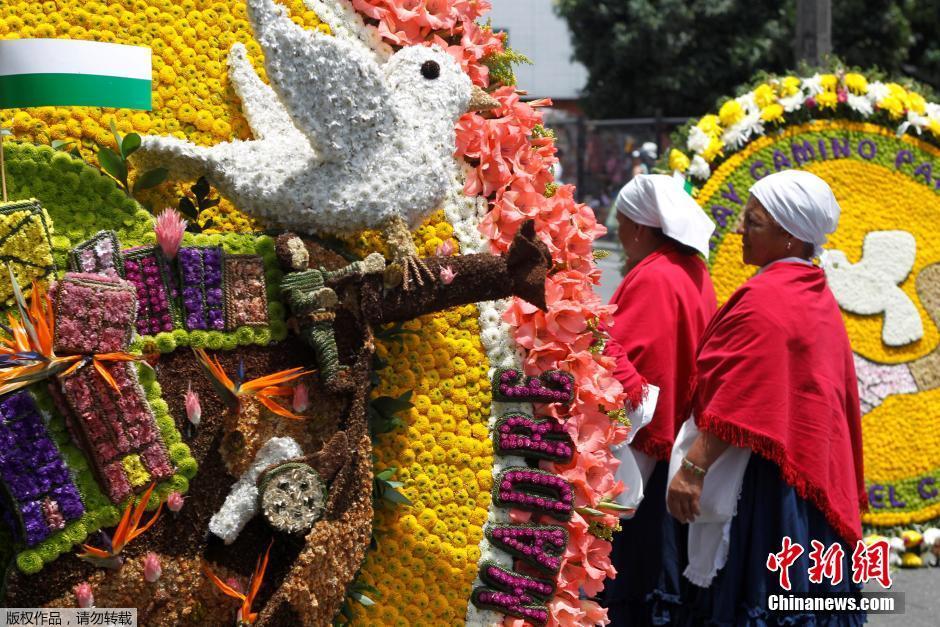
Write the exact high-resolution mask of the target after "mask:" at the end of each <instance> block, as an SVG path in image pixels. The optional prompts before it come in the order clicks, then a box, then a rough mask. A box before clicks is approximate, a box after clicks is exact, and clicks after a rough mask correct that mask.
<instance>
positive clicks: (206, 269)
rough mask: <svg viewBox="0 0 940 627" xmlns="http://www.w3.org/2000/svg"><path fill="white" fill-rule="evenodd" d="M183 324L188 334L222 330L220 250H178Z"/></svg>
mask: <svg viewBox="0 0 940 627" xmlns="http://www.w3.org/2000/svg"><path fill="white" fill-rule="evenodd" d="M177 258H178V259H179V267H180V281H181V294H182V304H183V323H184V324H185V325H186V328H187V329H189V330H190V331H221V330H223V329H224V328H225V309H224V297H223V291H222V287H223V286H222V261H223V254H222V249H221V248H218V247H216V248H197V247H187V248H180V251H179V254H178V255H177Z"/></svg>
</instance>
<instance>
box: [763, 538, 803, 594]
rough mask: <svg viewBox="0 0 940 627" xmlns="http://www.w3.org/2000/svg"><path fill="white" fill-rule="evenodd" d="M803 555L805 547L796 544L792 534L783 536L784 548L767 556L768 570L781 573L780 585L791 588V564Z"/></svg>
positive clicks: (787, 588)
mask: <svg viewBox="0 0 940 627" xmlns="http://www.w3.org/2000/svg"><path fill="white" fill-rule="evenodd" d="M800 555H803V547H802V546H801V545H800V544H794V543H793V540H791V539H790V536H783V548H782V549H781V550H780V552H779V553H771V554H770V555H768V556H767V570H769V571H771V572H777V571H779V573H780V587H781V588H783V589H784V590H789V589H790V587H791V586H790V566H792V565H793V563H794V562H795V561H796V560H797V558H799V557H800Z"/></svg>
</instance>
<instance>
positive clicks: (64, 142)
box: [52, 139, 75, 150]
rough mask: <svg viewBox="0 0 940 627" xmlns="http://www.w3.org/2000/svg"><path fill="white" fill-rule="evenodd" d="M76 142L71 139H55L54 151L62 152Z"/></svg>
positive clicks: (53, 143)
mask: <svg viewBox="0 0 940 627" xmlns="http://www.w3.org/2000/svg"><path fill="white" fill-rule="evenodd" d="M74 143H75V142H74V141H72V140H70V139H53V140H52V149H53V150H62V149H63V148H66V147H68V146H71V145H72V144H74Z"/></svg>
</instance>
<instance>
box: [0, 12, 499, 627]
mask: <svg viewBox="0 0 940 627" xmlns="http://www.w3.org/2000/svg"><path fill="white" fill-rule="evenodd" d="M279 1H281V2H282V3H283V4H284V5H286V6H288V7H289V8H290V10H291V15H292V18H293V19H294V21H295V22H297V23H298V24H301V25H302V26H304V27H306V28H320V29H325V30H328V28H327V26H326V25H325V24H321V23H320V22H319V20H318V19H317V16H316V15H315V14H314V13H313V12H311V11H309V10H307V9H306V8H305V7H304V4H303V2H302V0H279ZM0 37H2V38H5V39H6V38H29V37H53V38H65V39H86V40H95V41H107V42H116V43H123V44H132V45H141V46H149V47H151V48H152V49H153V111H150V112H140V111H136V112H135V111H130V110H124V109H121V110H117V111H114V110H101V109H98V108H92V107H43V108H37V109H30V110H24V111H17V110H12V111H5V112H3V113H2V120H3V122H4V123H5V124H4V125H5V126H10V125H11V124H12V128H13V133H14V136H15V137H16V138H17V139H20V140H25V141H34V142H37V143H48V142H50V141H51V140H53V139H65V140H73V141H75V142H77V145H78V146H79V147H80V150H81V152H82V156H83V157H84V158H85V159H86V160H88V161H89V162H94V161H95V157H94V152H95V146H96V145H97V146H110V147H112V148H113V147H114V139H113V137H112V135H111V132H110V129H109V125H110V122H111V120H112V119H114V120H115V121H116V125H117V127H118V129H119V130H120V131H121V132H123V133H127V132H131V131H134V132H137V133H140V134H162V135H175V136H177V137H181V138H187V139H189V140H191V141H194V142H196V143H198V144H203V145H212V144H215V143H218V142H221V141H226V140H230V139H232V138H240V139H246V138H249V137H250V130H249V128H248V125H247V123H246V121H245V119H244V117H243V116H242V114H241V111H240V108H239V102H238V100H237V98H236V97H235V95H234V92H233V91H232V88H231V86H230V85H229V81H228V76H227V65H226V56H227V53H228V50H229V48H231V46H232V44H234V43H235V42H242V43H244V44H245V45H246V48H247V50H248V54H249V56H250V58H251V60H252V62H253V64H254V66H255V68H256V69H257V70H258V72H259V74H260V75H261V76H262V77H264V76H265V74H264V67H263V64H262V58H263V57H262V52H261V48H260V47H259V45H258V44H257V42H256V41H255V40H254V39H253V35H252V31H251V27H250V25H249V23H248V21H247V17H246V9H245V3H244V2H242V1H233V2H214V1H211V0H148V1H144V0H121V1H116V2H84V1H82V0H73V1H68V2H66V1H58V2H52V1H49V2H4V3H2V4H0ZM182 189H183V185H180V184H165V185H163V186H161V187H160V188H157V189H156V190H152V191H150V192H147V193H145V195H143V196H142V197H140V198H139V200H141V201H143V202H145V203H148V204H150V205H152V206H154V207H157V208H159V207H162V206H165V205H169V206H175V205H176V203H177V199H178V197H179V196H180V195H181V191H182ZM207 217H211V218H212V219H213V221H214V227H213V229H211V230H210V232H212V231H236V232H250V231H253V230H256V229H257V228H258V224H257V223H255V222H254V221H253V220H252V219H251V218H250V217H248V216H246V215H244V214H242V213H240V212H239V211H237V209H236V208H235V207H233V206H232V205H231V204H230V203H228V202H227V201H225V200H223V202H222V203H221V205H220V206H219V207H218V208H217V209H215V210H210V214H209V215H208V216H207ZM414 239H415V244H416V246H417V248H418V252H419V254H422V255H431V254H434V252H435V251H436V249H437V247H438V246H439V245H441V244H442V243H443V242H446V241H449V242H450V243H451V244H452V245H453V246H454V247H455V248H456V247H457V242H456V241H455V239H454V238H453V228H452V226H451V225H450V224H448V223H447V221H446V220H445V218H444V215H443V212H442V211H438V212H436V213H435V214H434V215H432V216H431V217H430V218H429V219H428V220H427V221H426V222H425V224H424V225H423V226H422V227H420V228H419V229H418V231H417V232H416V233H415V234H414ZM352 245H353V247H354V248H355V249H356V250H357V252H360V253H362V254H366V253H368V252H371V251H373V250H379V251H382V252H384V245H383V243H382V242H381V241H380V239H379V238H378V236H377V234H376V233H372V232H367V233H364V234H362V235H361V236H360V237H359V238H356V239H355V241H353V242H352ZM478 316H479V312H478V310H477V308H476V307H475V306H466V307H459V308H456V309H453V310H450V311H447V312H446V313H440V314H435V315H429V316H424V317H422V318H420V319H417V320H414V321H411V322H409V323H407V324H405V328H406V329H407V330H408V331H410V332H411V333H408V334H405V335H403V336H401V337H400V341H397V340H389V341H386V342H379V343H378V346H377V352H378V356H379V357H381V358H382V359H385V360H386V361H388V362H389V365H388V367H387V368H385V369H382V370H380V371H379V373H378V374H379V377H380V381H381V384H380V386H379V387H378V388H377V389H376V391H375V394H376V395H389V396H395V397H397V396H400V395H401V394H403V393H405V392H407V391H409V390H411V391H413V397H412V402H413V403H414V408H413V409H412V410H410V411H409V412H408V413H407V415H405V416H404V417H403V422H404V426H402V427H400V428H398V429H396V430H394V431H392V432H390V433H387V434H383V435H380V436H378V438H377V442H376V446H375V464H376V469H377V470H383V469H386V468H395V469H397V471H396V476H395V478H396V479H397V480H399V481H402V482H403V483H404V486H403V488H402V489H401V491H402V493H403V494H404V495H405V496H407V497H408V498H409V499H410V500H411V501H412V505H411V506H397V507H391V506H388V505H379V506H378V507H377V509H376V519H375V537H376V543H377V547H376V548H375V549H374V550H370V552H369V553H368V555H367V558H366V562H365V564H364V565H363V568H362V575H361V577H362V581H364V582H365V583H368V584H369V585H372V586H374V587H375V588H376V589H377V590H378V594H376V595H370V596H375V597H376V598H374V600H375V601H376V604H375V605H374V606H371V607H368V608H367V607H365V606H363V605H359V604H352V610H353V612H354V616H355V620H356V622H357V623H362V624H373V625H374V624H386V625H393V624H415V625H417V624H424V625H431V624H435V625H439V624H456V623H459V622H462V620H463V617H464V614H465V612H466V607H467V599H468V598H469V596H470V591H471V587H472V583H473V580H474V578H475V576H476V570H477V569H476V563H477V560H478V558H479V548H478V545H479V543H480V540H481V539H482V536H483V524H484V523H485V521H486V518H487V512H488V509H489V505H490V488H491V487H492V486H491V484H492V473H491V467H492V462H493V452H492V444H491V443H490V442H489V439H488V432H487V426H486V425H487V420H488V418H489V414H490V383H489V380H488V378H487V372H488V369H489V364H488V361H487V358H486V354H485V352H484V350H483V347H482V345H481V343H480V339H479V335H480V330H479V323H478Z"/></svg>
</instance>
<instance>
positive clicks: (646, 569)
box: [603, 462, 685, 627]
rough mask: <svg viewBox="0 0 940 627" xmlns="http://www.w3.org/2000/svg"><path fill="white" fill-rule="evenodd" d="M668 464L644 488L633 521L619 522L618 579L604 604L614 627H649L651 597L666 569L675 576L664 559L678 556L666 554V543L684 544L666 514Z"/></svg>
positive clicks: (616, 538)
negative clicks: (680, 542)
mask: <svg viewBox="0 0 940 627" xmlns="http://www.w3.org/2000/svg"><path fill="white" fill-rule="evenodd" d="M668 471H669V464H667V463H666V462H659V463H657V464H656V466H655V467H654V469H653V473H652V474H651V475H650V479H649V482H648V483H647V485H645V486H644V489H643V493H644V498H643V502H642V503H640V507H639V508H637V512H636V515H635V516H634V517H633V518H631V519H630V520H622V521H620V526H621V527H622V530H621V531H619V532H618V533H617V534H615V535H614V541H613V548H612V549H611V554H610V559H611V561H612V562H613V565H614V568H616V569H617V577H616V579H608V580H607V582H606V583H605V585H604V596H603V604H604V607H606V608H607V617H608V618H609V619H610V624H611V625H616V626H618V627H627V626H629V627H634V626H641V625H650V624H651V623H650V620H651V617H652V609H653V605H652V598H653V597H652V596H651V595H652V593H653V591H654V590H655V589H656V588H657V586H659V585H660V583H661V582H662V580H663V569H664V568H665V569H667V570H668V571H673V572H672V577H673V578H676V579H677V578H678V574H679V573H678V572H675V569H676V568H677V565H676V564H674V563H669V562H667V563H664V562H663V557H664V556H665V555H675V554H678V552H679V550H678V549H677V548H676V547H672V548H670V550H668V551H664V543H674V542H676V541H677V540H681V541H682V552H683V554H684V549H685V540H684V538H680V537H679V536H677V535H676V533H675V529H674V525H675V524H676V523H675V519H673V518H672V517H671V516H669V515H668V514H667V513H666V475H667V474H668Z"/></svg>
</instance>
